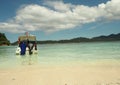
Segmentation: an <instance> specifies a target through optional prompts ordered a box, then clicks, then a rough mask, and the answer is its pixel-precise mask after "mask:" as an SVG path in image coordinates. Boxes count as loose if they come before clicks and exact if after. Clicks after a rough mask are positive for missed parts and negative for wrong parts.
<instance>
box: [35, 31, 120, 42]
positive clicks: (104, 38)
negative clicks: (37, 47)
mask: <svg viewBox="0 0 120 85" xmlns="http://www.w3.org/2000/svg"><path fill="white" fill-rule="evenodd" d="M108 41H120V33H118V34H111V35H108V36H98V37H93V38H85V37H78V38H73V39H69V40H58V41H57V40H56V41H55V40H47V41H37V43H38V44H54V43H80V42H108Z"/></svg>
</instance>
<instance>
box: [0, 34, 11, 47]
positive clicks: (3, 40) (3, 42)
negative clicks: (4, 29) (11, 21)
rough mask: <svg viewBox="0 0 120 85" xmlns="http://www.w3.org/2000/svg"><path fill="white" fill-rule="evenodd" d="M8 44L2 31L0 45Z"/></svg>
mask: <svg viewBox="0 0 120 85" xmlns="http://www.w3.org/2000/svg"><path fill="white" fill-rule="evenodd" d="M3 45H10V41H9V40H8V39H7V38H6V36H5V34H4V33H0V46H3Z"/></svg>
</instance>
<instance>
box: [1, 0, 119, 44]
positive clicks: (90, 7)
mask: <svg viewBox="0 0 120 85" xmlns="http://www.w3.org/2000/svg"><path fill="white" fill-rule="evenodd" d="M119 4H120V0H0V32H2V33H5V34H6V36H7V38H8V39H9V40H10V41H11V42H15V41H16V40H17V38H18V36H20V35H23V34H24V33H25V32H29V33H30V34H33V35H36V37H37V40H61V39H71V38H76V37H87V38H91V37H95V36H100V35H109V34H117V33H120V5H119Z"/></svg>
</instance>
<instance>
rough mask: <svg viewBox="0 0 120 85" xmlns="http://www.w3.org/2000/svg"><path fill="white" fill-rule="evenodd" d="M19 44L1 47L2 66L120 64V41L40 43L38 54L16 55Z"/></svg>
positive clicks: (0, 66)
mask: <svg viewBox="0 0 120 85" xmlns="http://www.w3.org/2000/svg"><path fill="white" fill-rule="evenodd" d="M16 47H17V46H1V47H0V68H6V67H7V68H8V67H16V66H22V65H65V64H67V65H72V64H83V63H84V64H96V62H99V63H103V62H104V61H106V62H109V63H111V64H115V63H116V64H118V65H120V63H119V61H120V42H94V43H70V44H43V45H38V54H36V55H27V56H18V55H17V56H16V55H15V50H16Z"/></svg>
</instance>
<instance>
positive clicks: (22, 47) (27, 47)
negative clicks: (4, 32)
mask: <svg viewBox="0 0 120 85" xmlns="http://www.w3.org/2000/svg"><path fill="white" fill-rule="evenodd" d="M37 53H38V50H37V41H36V36H35V35H31V34H29V33H28V32H27V33H25V35H21V36H19V37H18V46H17V48H16V55H32V54H37Z"/></svg>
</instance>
